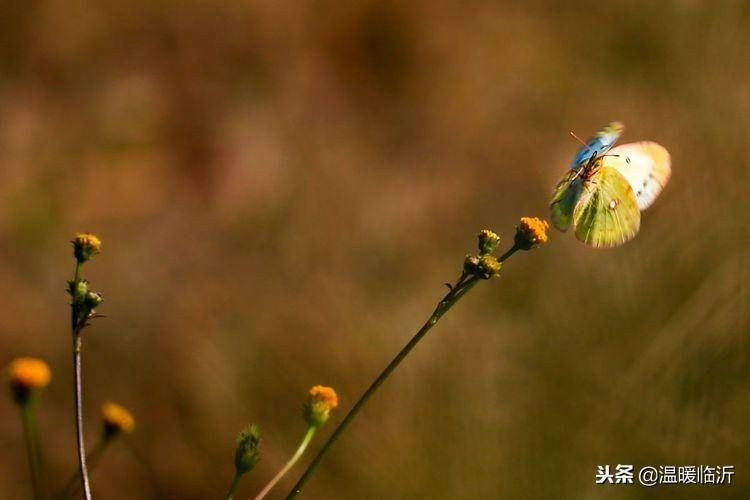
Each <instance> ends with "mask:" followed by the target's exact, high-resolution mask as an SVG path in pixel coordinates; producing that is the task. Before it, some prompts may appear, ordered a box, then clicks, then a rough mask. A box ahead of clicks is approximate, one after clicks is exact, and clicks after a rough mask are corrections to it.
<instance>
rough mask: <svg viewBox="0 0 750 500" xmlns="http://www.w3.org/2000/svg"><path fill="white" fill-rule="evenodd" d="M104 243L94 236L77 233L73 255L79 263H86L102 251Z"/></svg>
mask: <svg viewBox="0 0 750 500" xmlns="http://www.w3.org/2000/svg"><path fill="white" fill-rule="evenodd" d="M101 248H102V242H101V240H99V238H98V237H96V236H95V235H93V234H90V233H77V234H76V237H75V239H74V240H73V255H74V256H75V258H76V260H77V261H78V262H86V261H87V260H89V259H91V257H93V256H94V255H96V254H98V253H99V252H100V251H101Z"/></svg>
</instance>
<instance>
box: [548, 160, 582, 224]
mask: <svg viewBox="0 0 750 500" xmlns="http://www.w3.org/2000/svg"><path fill="white" fill-rule="evenodd" d="M574 177H575V179H574V180H573V178H574ZM582 191H583V178H582V177H581V176H580V175H577V172H576V171H574V170H569V171H568V172H567V173H566V174H565V175H564V176H563V178H562V180H560V182H559V183H558V184H557V187H556V188H555V194H554V195H553V196H552V201H551V202H550V205H549V206H550V209H551V211H552V224H553V225H554V226H555V227H556V228H557V229H559V230H560V231H567V230H568V228H569V227H570V225H571V223H572V222H573V209H574V208H575V206H576V203H578V199H579V198H580V197H581V192H582Z"/></svg>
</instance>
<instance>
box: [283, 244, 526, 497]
mask: <svg viewBox="0 0 750 500" xmlns="http://www.w3.org/2000/svg"><path fill="white" fill-rule="evenodd" d="M520 249H521V248H519V246H518V245H516V244H514V245H513V246H512V247H511V248H510V249H509V250H508V251H507V252H505V254H503V255H502V256H501V257H500V258H499V259H498V260H499V261H500V262H503V261H505V260H507V259H508V258H509V257H510V256H511V255H513V254H514V253H515V252H516V251H518V250H520ZM480 279H481V277H480V276H477V275H476V274H472V275H469V274H467V273H466V272H464V273H462V274H461V277H460V278H459V279H458V281H457V282H456V283H455V284H454V285H452V286H449V288H450V291H449V292H448V293H447V294H446V295H445V297H443V299H442V300H441V301H440V302H438V305H437V307H435V310H434V311H433V313H432V315H431V316H430V317H429V319H428V320H427V322H426V323H425V324H424V325H422V328H420V329H419V331H418V332H417V333H416V335H414V337H412V339H411V340H410V341H409V342H407V344H406V345H405V346H404V347H403V348H402V349H401V351H399V353H398V354H396V357H395V358H393V360H391V362H390V363H388V366H386V367H385V369H384V370H383V371H382V372H381V373H380V375H378V377H377V378H376V379H375V381H374V382H373V383H372V384H371V385H370V387H368V388H367V390H366V391H365V392H364V394H362V396H360V398H359V400H358V401H357V402H356V403H355V404H354V406H353V407H352V409H351V410H349V413H347V415H346V417H344V419H343V420H342V421H341V423H340V424H339V425H338V427H336V430H334V431H333V433H332V434H331V436H330V437H329V438H328V440H327V441H326V442H325V444H324V445H323V447H322V448H321V449H320V451H319V452H318V454H317V455H316V456H315V458H314V459H313V460H312V462H311V463H310V465H308V467H307V470H305V472H304V474H302V477H300V478H299V480H298V481H297V483H296V484H295V485H294V486H293V487H292V490H291V491H290V492H289V494H288V495H287V496H286V499H287V500H289V499H291V498H294V497H296V496H297V495H299V494H300V493H301V492H302V488H303V487H304V486H305V483H307V481H308V480H309V479H310V476H312V475H313V473H314V472H315V470H316V469H317V468H318V465H319V464H320V462H321V460H323V457H324V456H325V454H326V453H327V452H328V450H329V449H330V448H331V446H333V444H334V443H335V442H336V440H337V439H338V438H339V437H340V436H341V434H342V433H343V432H344V431H345V430H346V428H347V427H348V426H349V424H350V423H351V422H352V420H354V419H355V418H356V417H357V415H358V414H359V412H360V410H362V407H363V406H364V405H365V404H366V403H367V401H369V399H370V398H371V397H372V395H373V394H375V392H376V391H377V390H378V388H379V387H380V386H381V385H382V384H383V382H385V380H386V379H387V378H388V377H389V376H390V374H391V373H393V371H394V370H395V369H396V368H397V367H398V365H399V364H400V363H401V362H402V361H403V360H404V358H406V356H407V355H408V354H409V353H410V352H411V351H412V349H414V347H415V346H416V345H417V344H418V343H419V341H420V340H422V337H424V336H425V335H426V334H427V332H429V331H430V329H432V327H433V326H435V325H436V324H437V322H438V321H439V320H440V318H442V317H443V315H444V314H445V313H446V312H448V311H449V310H450V309H451V307H453V306H454V305H455V304H456V302H458V301H459V300H460V299H461V297H463V296H464V295H465V294H466V293H467V292H468V291H469V290H471V289H472V288H473V287H474V285H476V284H477V283H478V282H479V280H480Z"/></svg>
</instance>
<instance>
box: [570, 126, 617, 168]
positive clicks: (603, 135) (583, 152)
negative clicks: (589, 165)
mask: <svg viewBox="0 0 750 500" xmlns="http://www.w3.org/2000/svg"><path fill="white" fill-rule="evenodd" d="M624 129H625V126H624V125H623V124H622V123H620V122H612V123H610V124H609V125H607V126H605V127H604V128H602V129H601V130H599V131H598V132H597V133H596V134H594V137H592V138H591V139H589V141H588V142H587V143H586V146H585V147H582V148H581V149H580V150H578V154H576V157H575V158H574V159H573V163H572V164H571V165H570V168H576V167H578V166H579V165H583V164H584V163H586V162H587V161H589V159H591V157H592V156H594V155H596V156H598V155H601V154H603V153H605V152H606V151H607V150H609V148H611V147H612V145H613V144H614V143H615V142H616V141H617V139H618V138H619V137H620V135H621V134H622V131H623V130H624Z"/></svg>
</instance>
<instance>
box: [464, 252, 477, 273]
mask: <svg viewBox="0 0 750 500" xmlns="http://www.w3.org/2000/svg"><path fill="white" fill-rule="evenodd" d="M464 272H465V273H466V274H470V275H475V274H479V257H477V256H476V255H471V254H469V255H467V256H466V258H465V259H464Z"/></svg>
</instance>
